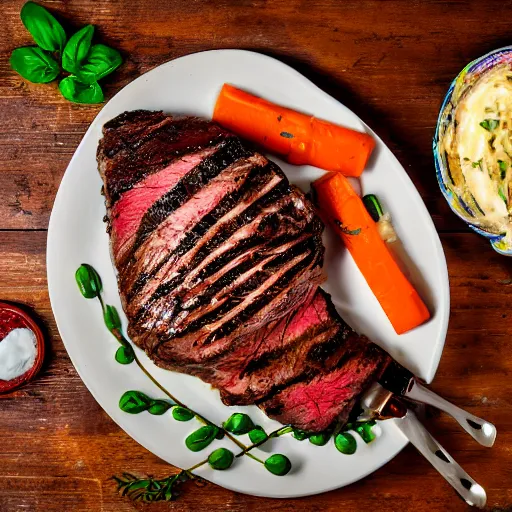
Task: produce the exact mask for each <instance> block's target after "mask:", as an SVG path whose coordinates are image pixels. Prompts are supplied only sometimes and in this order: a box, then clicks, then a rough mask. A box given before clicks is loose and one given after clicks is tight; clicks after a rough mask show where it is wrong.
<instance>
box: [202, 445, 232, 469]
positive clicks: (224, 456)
mask: <svg viewBox="0 0 512 512" xmlns="http://www.w3.org/2000/svg"><path fill="white" fill-rule="evenodd" d="M234 458H235V456H234V455H233V452H232V451H230V450H228V449H227V448H217V450H214V451H213V452H212V453H210V456H209V457H208V464H210V466H211V467H212V468H213V469H218V470H221V471H222V470H224V469H228V468H230V467H231V464H233V459H234Z"/></svg>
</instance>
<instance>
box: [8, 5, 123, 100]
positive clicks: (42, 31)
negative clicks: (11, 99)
mask: <svg viewBox="0 0 512 512" xmlns="http://www.w3.org/2000/svg"><path fill="white" fill-rule="evenodd" d="M20 17H21V21H22V22H23V25H25V28H26V29H27V30H28V31H29V32H30V34H31V35H32V37H33V39H34V41H35V43H36V44H37V45H38V46H29V47H23V48H16V49H15V50H14V51H13V52H12V54H11V58H10V64H11V67H12V69H14V71H16V72H17V73H18V74H20V75H21V76H22V77H23V78H25V79H26V80H28V81H29V82H33V83H37V84H40V83H48V82H52V81H53V80H55V79H56V78H57V77H58V76H59V75H60V74H61V73H62V70H64V71H67V72H68V73H70V74H69V75H68V76H65V77H64V78H62V80H61V81H60V83H59V90H60V92H61V94H62V95H63V96H64V98H66V99H67V100H69V101H72V102H74V103H101V102H102V101H103V99H104V96H103V91H102V89H101V86H100V85H99V83H98V81H99V80H100V79H102V78H104V77H105V76H107V75H108V74H109V73H112V71H114V70H115V69H117V68H118V67H119V66H120V65H121V64H122V62H123V60H122V58H121V54H120V53H119V52H118V51H117V50H114V49H113V48H110V47H108V46H105V45H103V44H94V45H93V44H92V39H93V35H94V27H93V26H92V25H87V26H85V27H83V28H81V29H80V30H79V31H78V32H76V33H75V34H73V35H72V36H71V37H70V38H69V39H67V36H66V32H65V31H64V28H63V27H62V25H61V24H60V23H59V22H58V21H57V20H56V19H55V17H54V16H53V15H52V14H51V13H50V12H48V11H47V10H46V9H45V8H44V7H42V6H41V5H38V4H36V3H34V2H27V3H26V4H25V5H24V6H23V7H22V9H21V13H20ZM59 60H60V61H61V65H59ZM61 66H62V69H61Z"/></svg>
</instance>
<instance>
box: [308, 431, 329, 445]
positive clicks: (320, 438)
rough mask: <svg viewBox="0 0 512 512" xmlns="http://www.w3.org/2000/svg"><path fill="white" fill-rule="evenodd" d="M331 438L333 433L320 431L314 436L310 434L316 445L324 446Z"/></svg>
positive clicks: (311, 440) (310, 440) (312, 441)
mask: <svg viewBox="0 0 512 512" xmlns="http://www.w3.org/2000/svg"><path fill="white" fill-rule="evenodd" d="M330 438H331V434H327V433H326V432H320V433H319V434H313V435H312V436H309V442H310V443H311V444H314V445H315V446H324V445H325V444H327V442H328V441H329V439H330Z"/></svg>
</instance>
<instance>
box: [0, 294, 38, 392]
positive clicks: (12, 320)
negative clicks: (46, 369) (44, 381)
mask: <svg viewBox="0 0 512 512" xmlns="http://www.w3.org/2000/svg"><path fill="white" fill-rule="evenodd" d="M17 327H26V328H28V329H30V330H31V331H32V332H33V333H34V335H35V337H36V347H37V354H36V358H35V360H34V364H33V365H32V367H31V368H30V369H29V370H27V371H26V372H25V373H24V374H23V375H20V376H19V377H16V378H15V379H12V380H1V379H0V393H7V392H9V391H12V390H13V389H16V388H18V387H20V386H21V385H23V384H25V383H26V382H28V381H29V380H31V379H33V378H34V377H35V375H36V374H37V372H38V371H39V370H40V369H41V366H42V365H43V360H44V336H43V333H42V331H41V329H40V328H39V326H38V325H37V324H36V322H35V321H34V320H33V318H32V317H31V316H29V314H28V313H26V312H25V311H23V310H22V309H20V308H19V307H17V306H15V305H13V304H8V303H7V302H0V343H2V341H1V340H2V339H3V338H4V337H5V336H6V335H7V334H8V333H9V332H10V331H12V329H15V328H17Z"/></svg>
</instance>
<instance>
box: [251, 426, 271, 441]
mask: <svg viewBox="0 0 512 512" xmlns="http://www.w3.org/2000/svg"><path fill="white" fill-rule="evenodd" d="M249 439H250V440H251V443H252V444H258V443H261V442H263V441H265V440H266V439H268V436H267V434H266V433H265V431H264V430H263V428H262V427H260V426H259V425H258V426H256V427H254V428H253V429H252V430H251V431H250V432H249Z"/></svg>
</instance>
